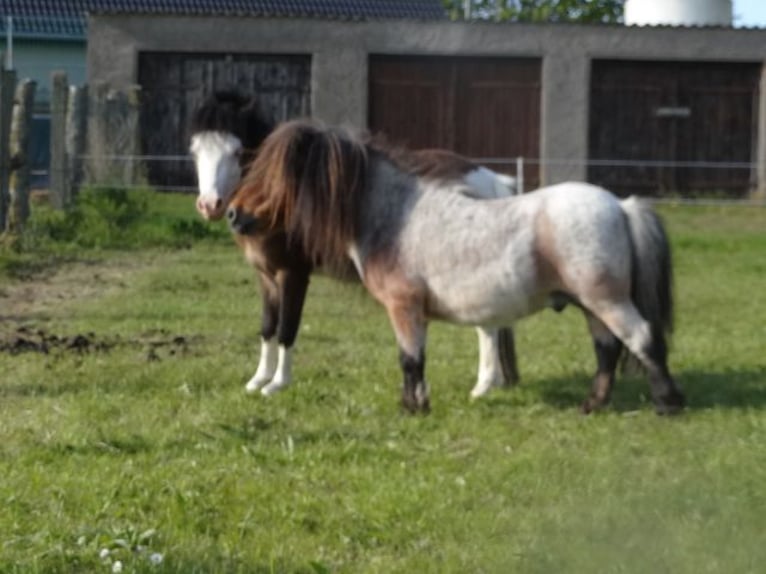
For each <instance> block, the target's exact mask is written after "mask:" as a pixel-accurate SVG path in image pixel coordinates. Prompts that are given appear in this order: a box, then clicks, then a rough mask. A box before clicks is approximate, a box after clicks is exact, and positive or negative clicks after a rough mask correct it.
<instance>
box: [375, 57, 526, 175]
mask: <svg viewBox="0 0 766 574" xmlns="http://www.w3.org/2000/svg"><path fill="white" fill-rule="evenodd" d="M369 74H370V91H369V94H370V95H369V127H370V130H372V131H373V132H382V133H384V134H386V135H387V137H388V138H389V139H390V140H391V141H393V142H395V143H397V144H402V145H406V146H407V147H410V148H413V149H421V148H430V147H438V148H446V149H452V150H454V151H456V152H458V153H461V154H463V155H466V156H468V157H473V158H497V159H502V160H504V162H505V163H503V164H499V165H493V167H494V168H495V169H498V170H499V171H505V172H508V173H511V174H513V173H514V172H515V158H516V157H518V156H523V157H526V158H538V157H539V155H540V60H538V59H526V58H525V59H511V58H452V57H449V58H448V57H398V56H372V57H371V58H370V70H369ZM524 171H525V181H526V182H527V183H526V186H527V187H531V186H534V185H536V184H537V182H538V181H539V169H538V166H537V165H536V164H534V163H531V162H528V163H527V164H526V167H525V170H524Z"/></svg>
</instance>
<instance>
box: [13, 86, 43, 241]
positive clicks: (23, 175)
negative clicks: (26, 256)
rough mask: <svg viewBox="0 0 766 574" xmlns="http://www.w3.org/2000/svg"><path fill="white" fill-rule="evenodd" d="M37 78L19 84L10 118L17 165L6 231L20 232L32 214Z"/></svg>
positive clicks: (14, 172)
mask: <svg viewBox="0 0 766 574" xmlns="http://www.w3.org/2000/svg"><path fill="white" fill-rule="evenodd" d="M36 89H37V82H35V81H33V80H24V81H22V82H21V83H19V85H18V87H17V88H16V105H15V106H14V108H13V120H12V122H11V145H10V148H11V157H12V158H13V160H14V163H15V164H16V169H15V170H13V172H12V173H11V184H10V198H11V204H10V207H9V209H8V222H7V225H6V231H8V232H10V233H13V234H18V233H19V232H20V231H21V230H22V228H23V227H24V223H25V222H26V220H27V219H28V218H29V184H30V181H29V175H30V171H31V170H30V166H29V142H30V139H31V138H30V132H31V131H32V108H33V107H34V104H35V90H36Z"/></svg>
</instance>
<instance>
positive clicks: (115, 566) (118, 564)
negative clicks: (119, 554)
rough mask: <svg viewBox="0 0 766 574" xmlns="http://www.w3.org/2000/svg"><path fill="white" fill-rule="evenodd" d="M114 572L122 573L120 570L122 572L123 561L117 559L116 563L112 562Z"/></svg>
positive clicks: (116, 573) (115, 573)
mask: <svg viewBox="0 0 766 574" xmlns="http://www.w3.org/2000/svg"><path fill="white" fill-rule="evenodd" d="M112 572H113V573H114V574H120V572H122V562H120V561H119V560H115V561H114V564H112Z"/></svg>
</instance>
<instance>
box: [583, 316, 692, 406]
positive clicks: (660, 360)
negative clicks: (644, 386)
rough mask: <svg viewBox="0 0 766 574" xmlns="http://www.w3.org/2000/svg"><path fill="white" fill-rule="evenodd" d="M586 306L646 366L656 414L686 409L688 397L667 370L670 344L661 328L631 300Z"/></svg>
mask: <svg viewBox="0 0 766 574" xmlns="http://www.w3.org/2000/svg"><path fill="white" fill-rule="evenodd" d="M586 306H587V307H588V308H589V309H590V310H591V311H592V312H593V314H594V315H596V316H597V317H598V318H599V319H600V320H601V321H603V323H604V324H605V325H606V326H607V327H608V328H609V330H610V331H611V332H612V333H614V334H615V335H616V336H617V337H618V338H619V339H620V340H621V341H622V342H623V344H624V345H625V346H626V347H627V348H628V350H629V351H630V352H631V353H633V354H634V355H635V356H636V358H637V359H638V360H639V361H640V362H641V364H643V365H644V367H646V370H647V372H648V375H649V385H650V388H651V393H652V400H653V401H654V405H655V410H656V411H657V414H660V415H664V414H675V413H677V412H679V411H680V410H681V409H683V407H684V404H685V398H684V395H683V392H682V391H681V389H680V388H679V387H678V385H677V384H676V382H675V381H674V380H673V377H672V376H671V374H670V370H669V369H668V364H667V356H668V351H667V343H666V341H665V334H664V332H663V330H662V328H661V327H659V326H652V325H650V324H649V323H648V322H647V321H646V320H644V318H643V317H641V315H640V314H639V312H638V310H637V309H636V308H635V306H634V305H633V304H632V303H631V302H630V301H626V302H622V303H617V302H608V303H606V302H601V303H600V304H598V305H595V306H588V305H586Z"/></svg>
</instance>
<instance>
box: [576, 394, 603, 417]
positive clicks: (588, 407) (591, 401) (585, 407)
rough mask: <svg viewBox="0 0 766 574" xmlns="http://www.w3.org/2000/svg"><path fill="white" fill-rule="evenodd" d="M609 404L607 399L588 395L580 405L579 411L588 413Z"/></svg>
mask: <svg viewBox="0 0 766 574" xmlns="http://www.w3.org/2000/svg"><path fill="white" fill-rule="evenodd" d="M607 404H609V402H608V401H605V400H602V399H598V398H596V397H588V398H587V399H585V400H584V401H583V402H582V404H581V405H580V412H581V413H582V414H584V415H589V414H591V413H592V412H596V411H600V410H601V409H603V408H604V407H605V406H607Z"/></svg>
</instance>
